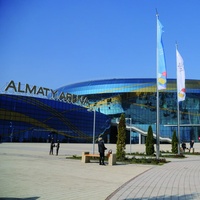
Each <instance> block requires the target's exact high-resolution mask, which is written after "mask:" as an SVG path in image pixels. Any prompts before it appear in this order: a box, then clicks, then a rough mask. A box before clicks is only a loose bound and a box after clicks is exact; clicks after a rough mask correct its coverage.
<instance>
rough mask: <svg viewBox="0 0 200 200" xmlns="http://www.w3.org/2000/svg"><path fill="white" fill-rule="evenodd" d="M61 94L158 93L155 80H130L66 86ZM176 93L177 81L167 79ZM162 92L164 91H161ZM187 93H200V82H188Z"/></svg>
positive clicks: (60, 90)
mask: <svg viewBox="0 0 200 200" xmlns="http://www.w3.org/2000/svg"><path fill="white" fill-rule="evenodd" d="M57 90H58V91H59V92H68V93H71V94H76V95H86V94H98V93H113V92H114V93H118V92H119V93H124V92H156V79H155V78H148V79H143V78H128V79H125V78H124V79H103V80H93V81H85V82H80V83H74V84H70V85H66V86H63V87H60V88H58V89H57ZM175 91H176V79H167V90H164V92H175ZM161 92H162V91H161ZM186 92H188V93H200V80H191V79H187V80H186Z"/></svg>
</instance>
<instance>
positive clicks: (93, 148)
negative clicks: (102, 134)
mask: <svg viewBox="0 0 200 200" xmlns="http://www.w3.org/2000/svg"><path fill="white" fill-rule="evenodd" d="M93 112H94V118H93V146H92V153H93V154H94V150H95V143H94V142H95V128H96V110H95V109H93Z"/></svg>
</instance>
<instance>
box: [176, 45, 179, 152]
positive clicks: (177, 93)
mask: <svg viewBox="0 0 200 200" xmlns="http://www.w3.org/2000/svg"><path fill="white" fill-rule="evenodd" d="M177 50H178V44H177V43H176V52H177ZM176 76H177V78H176V87H177V92H176V93H177V135H178V155H180V109H179V99H178V70H177V75H176Z"/></svg>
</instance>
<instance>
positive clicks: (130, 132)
mask: <svg viewBox="0 0 200 200" xmlns="http://www.w3.org/2000/svg"><path fill="white" fill-rule="evenodd" d="M126 119H128V120H130V154H131V126H132V118H126Z"/></svg>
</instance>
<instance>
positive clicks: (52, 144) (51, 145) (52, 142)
mask: <svg viewBox="0 0 200 200" xmlns="http://www.w3.org/2000/svg"><path fill="white" fill-rule="evenodd" d="M54 147H55V144H54V140H53V138H52V139H51V144H50V151H49V155H53V148H54Z"/></svg>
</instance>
